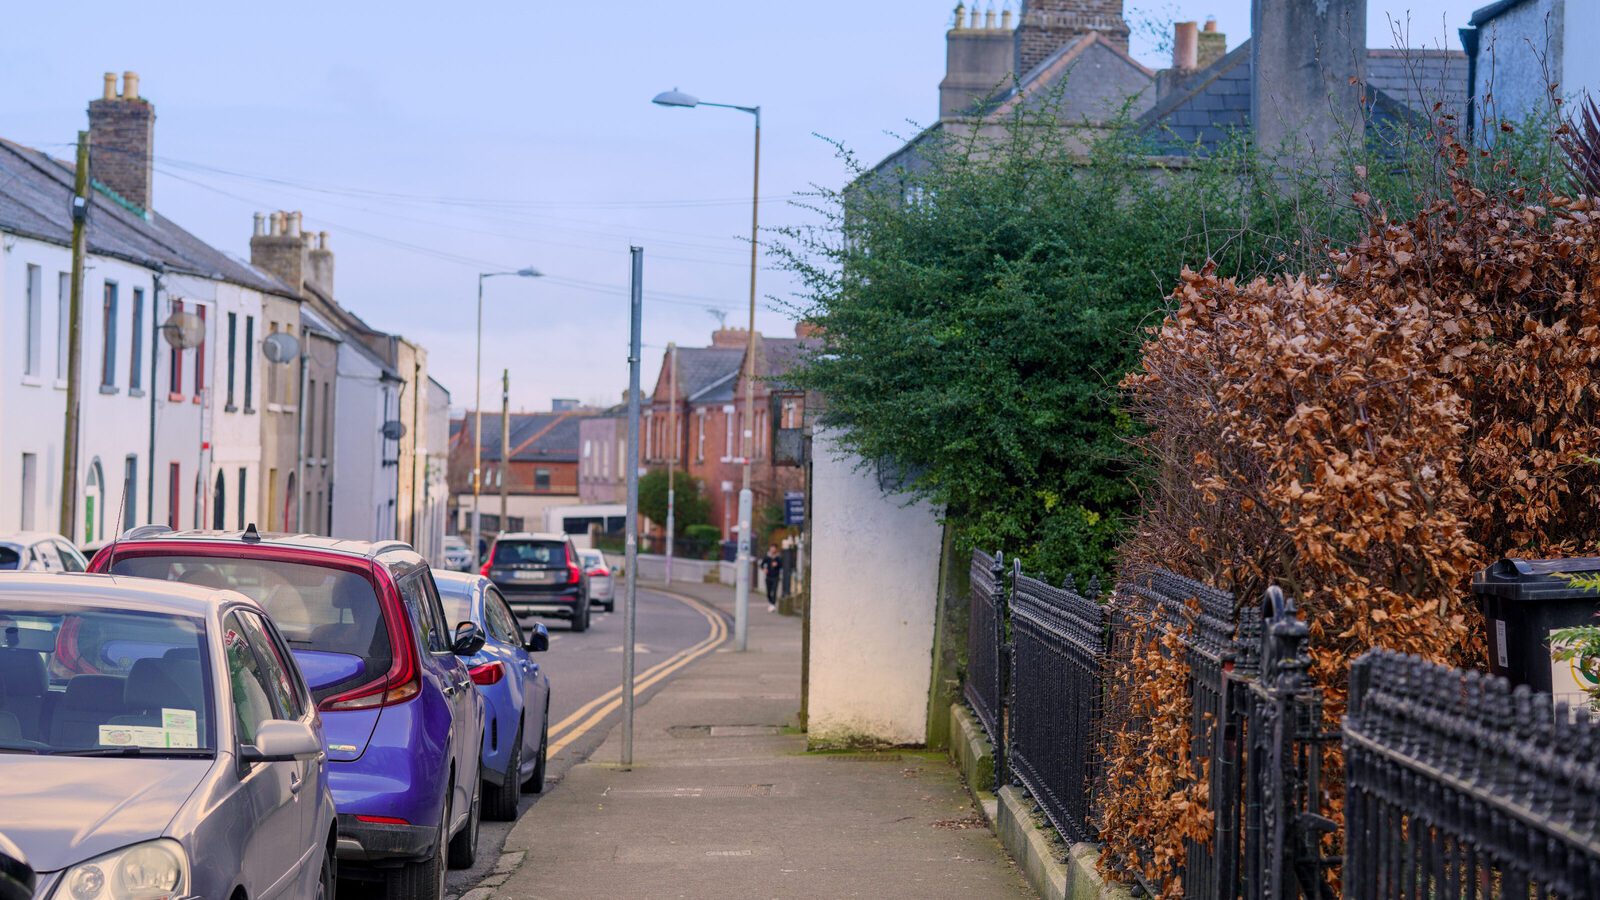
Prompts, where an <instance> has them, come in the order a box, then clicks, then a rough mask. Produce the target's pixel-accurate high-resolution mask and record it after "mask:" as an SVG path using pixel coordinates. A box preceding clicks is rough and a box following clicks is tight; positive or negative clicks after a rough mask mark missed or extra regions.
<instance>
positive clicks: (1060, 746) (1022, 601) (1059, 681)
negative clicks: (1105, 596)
mask: <svg viewBox="0 0 1600 900" xmlns="http://www.w3.org/2000/svg"><path fill="white" fill-rule="evenodd" d="M1012 565H1013V575H1012V581H1011V641H1012V650H1011V660H1012V674H1011V692H1010V697H1009V710H1010V721H1011V730H1010V734H1009V736H1008V737H1009V743H1008V744H1007V747H1006V757H1007V761H1008V765H1009V767H1010V771H1011V774H1012V777H1013V778H1015V779H1016V780H1017V781H1018V782H1020V783H1021V785H1022V787H1023V788H1024V789H1026V790H1027V791H1028V793H1029V794H1031V795H1032V796H1033V798H1034V800H1036V801H1038V803H1039V805H1040V807H1041V808H1042V809H1043V811H1044V814H1045V817H1046V818H1048V819H1049V820H1050V824H1051V825H1052V826H1053V827H1054V828H1055V829H1056V830H1057V831H1058V832H1060V833H1061V834H1062V836H1063V837H1066V838H1067V839H1068V840H1071V841H1092V840H1095V837H1096V832H1095V827H1094V823H1093V818H1092V816H1091V814H1090V813H1091V810H1090V788H1091V786H1092V785H1093V784H1094V782H1095V780H1096V779H1097V778H1098V775H1099V758H1100V753H1099V750H1100V748H1099V745H1098V741H1097V740H1096V730H1097V728H1098V723H1099V720H1100V700H1101V684H1102V681H1101V676H1102V672H1103V668H1102V667H1103V665H1104V663H1105V655H1106V639H1107V632H1106V627H1105V614H1104V611H1103V610H1102V608H1101V607H1100V604H1099V603H1097V602H1095V601H1096V598H1097V596H1098V595H1099V593H1100V590H1099V583H1098V582H1097V581H1093V580H1091V581H1090V584H1089V587H1088V588H1087V589H1086V590H1085V591H1084V593H1081V594H1080V593H1079V592H1078V591H1077V589H1076V588H1075V586H1074V585H1073V583H1072V580H1071V579H1070V578H1069V579H1068V580H1067V582H1066V584H1065V585H1063V586H1062V587H1059V588H1058V587H1052V586H1050V585H1049V584H1046V583H1045V582H1043V581H1040V580H1038V579H1036V578H1030V577H1028V576H1027V575H1024V574H1022V568H1021V564H1020V563H1017V562H1015V561H1013V563H1012Z"/></svg>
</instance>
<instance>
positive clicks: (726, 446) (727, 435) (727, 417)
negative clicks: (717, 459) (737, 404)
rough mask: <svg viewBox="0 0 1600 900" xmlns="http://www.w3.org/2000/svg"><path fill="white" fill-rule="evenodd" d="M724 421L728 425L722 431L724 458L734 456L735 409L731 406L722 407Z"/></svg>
mask: <svg viewBox="0 0 1600 900" xmlns="http://www.w3.org/2000/svg"><path fill="white" fill-rule="evenodd" d="M722 421H723V424H725V425H726V426H727V427H726V428H724V429H723V433H722V456H723V458H724V459H732V458H733V426H734V421H733V410H732V409H731V408H729V407H723V408H722Z"/></svg>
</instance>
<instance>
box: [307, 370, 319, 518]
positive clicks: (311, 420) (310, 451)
mask: <svg viewBox="0 0 1600 900" xmlns="http://www.w3.org/2000/svg"><path fill="white" fill-rule="evenodd" d="M306 403H307V404H308V405H307V407H306V418H305V422H306V431H307V435H306V449H305V453H306V455H307V456H316V455H317V454H316V453H315V450H316V448H317V380H316V379H315V378H313V379H311V392H310V393H308V394H306ZM306 496H307V498H309V497H310V496H311V489H310V488H309V487H308V488H306ZM307 505H309V503H308V504H307Z"/></svg>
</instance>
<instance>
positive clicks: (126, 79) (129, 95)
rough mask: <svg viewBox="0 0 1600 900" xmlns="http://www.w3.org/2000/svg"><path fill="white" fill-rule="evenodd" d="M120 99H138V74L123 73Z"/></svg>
mask: <svg viewBox="0 0 1600 900" xmlns="http://www.w3.org/2000/svg"><path fill="white" fill-rule="evenodd" d="M122 99H124V100H137V99H139V73H138V72H123V73H122Z"/></svg>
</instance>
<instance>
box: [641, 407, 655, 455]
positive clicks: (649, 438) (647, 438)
mask: <svg viewBox="0 0 1600 900" xmlns="http://www.w3.org/2000/svg"><path fill="white" fill-rule="evenodd" d="M655 421H656V420H655V419H653V418H651V417H650V415H649V414H648V413H646V414H645V419H644V458H645V459H654V457H653V456H651V455H650V451H651V448H653V447H654V446H655V438H654V437H653V435H654V433H655Z"/></svg>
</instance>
